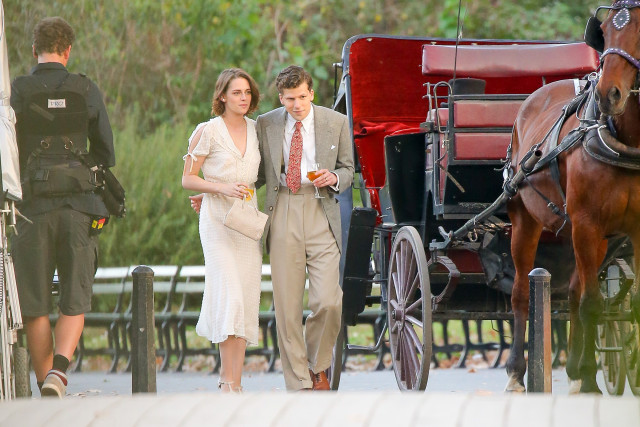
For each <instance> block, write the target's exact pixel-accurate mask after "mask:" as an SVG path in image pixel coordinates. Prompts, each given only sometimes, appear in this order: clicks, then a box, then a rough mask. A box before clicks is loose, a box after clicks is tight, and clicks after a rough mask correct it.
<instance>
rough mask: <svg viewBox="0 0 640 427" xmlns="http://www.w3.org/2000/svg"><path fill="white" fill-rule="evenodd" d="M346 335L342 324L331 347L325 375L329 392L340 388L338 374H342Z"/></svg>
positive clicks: (345, 329)
mask: <svg viewBox="0 0 640 427" xmlns="http://www.w3.org/2000/svg"><path fill="white" fill-rule="evenodd" d="M346 333H347V325H345V324H344V322H342V323H341V324H340V332H339V333H338V337H337V338H336V343H335V345H334V346H333V357H332V358H331V367H330V368H329V369H327V371H326V374H327V378H328V379H329V384H331V390H338V387H339V386H340V374H342V368H343V367H344V364H345V361H346V360H345V359H346V358H345V357H344V353H345V346H346V340H345V336H346Z"/></svg>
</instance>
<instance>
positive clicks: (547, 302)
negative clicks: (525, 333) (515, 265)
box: [527, 268, 551, 393]
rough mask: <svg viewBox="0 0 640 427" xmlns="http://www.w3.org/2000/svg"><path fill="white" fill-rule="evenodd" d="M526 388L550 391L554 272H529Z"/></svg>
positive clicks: (543, 270)
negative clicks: (527, 372) (552, 275)
mask: <svg viewBox="0 0 640 427" xmlns="http://www.w3.org/2000/svg"><path fill="white" fill-rule="evenodd" d="M527 370H528V371H529V374H528V377H527V390H528V391H529V392H534V393H551V274H549V272H548V271H547V270H545V269H544V268H535V269H533V270H531V273H529V360H528V366H527Z"/></svg>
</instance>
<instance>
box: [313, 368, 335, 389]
mask: <svg viewBox="0 0 640 427" xmlns="http://www.w3.org/2000/svg"><path fill="white" fill-rule="evenodd" d="M309 376H311V381H312V382H313V390H314V391H317V390H331V386H330V385H329V380H328V379H327V374H325V373H324V371H322V372H318V373H317V374H314V373H313V371H312V370H311V369H309Z"/></svg>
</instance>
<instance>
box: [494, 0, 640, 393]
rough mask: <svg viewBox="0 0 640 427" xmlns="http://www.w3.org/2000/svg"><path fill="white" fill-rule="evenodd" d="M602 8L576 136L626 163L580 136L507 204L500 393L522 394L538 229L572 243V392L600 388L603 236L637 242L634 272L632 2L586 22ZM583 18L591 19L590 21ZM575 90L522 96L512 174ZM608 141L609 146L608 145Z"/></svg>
mask: <svg viewBox="0 0 640 427" xmlns="http://www.w3.org/2000/svg"><path fill="white" fill-rule="evenodd" d="M601 11H604V12H605V14H606V17H605V18H604V19H603V20H602V22H601V25H596V26H595V27H594V28H595V29H592V30H591V31H592V33H591V34H590V36H592V38H593V35H594V34H595V37H596V39H598V37H599V38H600V40H599V41H600V43H596V44H595V45H599V46H594V45H592V44H590V46H592V47H596V48H597V47H600V49H603V50H604V52H603V53H602V56H601V58H600V69H599V79H598V80H597V84H595V85H594V86H593V89H592V90H593V95H594V101H593V105H594V110H595V106H596V105H597V109H598V110H599V116H598V115H596V118H595V120H594V122H595V123H596V125H595V126H591V129H590V130H589V132H584V133H585V134H586V135H592V136H593V135H595V138H600V140H601V141H602V140H603V139H604V140H608V141H609V142H611V141H614V142H615V147H616V148H617V150H618V155H619V156H622V157H624V155H628V156H630V158H632V160H631V161H629V162H628V163H629V164H630V165H631V167H629V168H625V167H621V166H620V165H617V164H610V163H611V162H610V163H606V162H604V161H602V159H597V158H594V156H592V155H591V154H590V153H589V152H588V145H587V144H585V142H584V141H585V140H584V139H582V140H581V141H580V143H578V144H576V145H574V146H573V147H572V148H571V149H568V150H566V151H564V152H562V153H561V154H560V155H558V156H557V158H556V160H557V169H556V170H555V171H556V172H555V173H554V171H553V170H552V168H551V167H544V168H540V169H539V170H537V171H534V173H531V174H530V175H529V176H528V177H527V179H526V180H525V181H524V182H523V184H522V186H521V187H520V188H519V190H518V193H517V194H516V195H515V196H514V197H512V198H511V199H510V200H509V202H508V203H507V213H508V215H509V218H510V221H511V225H512V239H511V252H512V257H513V261H514V265H515V270H516V273H515V279H514V284H513V292H512V296H511V304H512V309H513V314H514V324H513V326H514V331H513V340H512V346H511V352H510V355H509V358H508V360H507V364H506V371H507V375H508V377H509V378H508V382H507V386H506V389H505V390H506V391H508V392H524V391H525V386H524V374H525V370H526V365H525V360H524V338H525V328H526V321H527V317H528V309H529V280H528V273H529V272H530V271H531V270H532V268H533V266H534V265H533V264H534V258H535V256H536V250H537V246H538V242H539V239H540V236H541V234H542V231H543V229H546V230H551V231H554V232H556V233H558V234H560V235H562V236H565V238H567V239H568V241H570V242H571V244H572V246H573V252H574V257H575V269H574V271H573V274H572V275H571V278H570V279H569V292H568V299H569V316H570V322H571V330H570V335H569V345H568V356H567V364H566V372H567V376H568V377H569V380H570V383H571V384H570V391H571V392H572V393H573V392H577V391H578V389H579V391H580V392H581V393H602V392H601V391H600V389H599V388H598V385H597V383H596V371H597V364H596V356H595V350H596V347H595V342H596V328H597V324H598V321H599V319H600V318H601V316H602V312H603V309H604V299H603V296H602V295H601V292H600V287H599V282H598V274H599V269H600V266H601V264H602V262H603V260H604V258H605V255H606V252H607V241H608V239H609V238H611V237H612V236H618V235H626V236H628V238H629V239H630V241H631V243H632V244H633V247H634V248H636V250H635V252H634V266H635V271H640V270H638V267H640V264H639V263H640V256H639V255H640V250H638V249H637V248H640V170H638V169H639V168H635V169H634V164H635V165H636V166H638V165H637V162H638V160H640V149H639V146H640V105H639V99H638V83H639V82H640V76H639V74H638V70H639V69H640V61H638V59H637V58H639V57H640V37H639V36H638V33H639V32H640V1H633V0H626V1H616V2H613V3H612V4H611V5H610V6H600V7H599V8H598V9H597V10H596V13H595V14H594V16H593V17H592V19H593V18H596V16H597V15H598V13H599V12H601ZM597 23H598V24H600V22H597ZM590 24H593V22H592V21H591V20H590ZM591 26H592V27H593V25H591ZM587 29H589V25H588V26H587ZM588 31H589V30H588ZM593 31H595V33H593ZM598 34H599V35H598ZM602 39H603V40H602ZM588 44H589V43H588ZM600 49H597V50H600ZM600 51H602V50H600ZM575 95H576V93H575V85H574V82H573V81H571V80H564V81H558V82H554V83H551V84H548V85H545V86H543V87H541V88H540V89H538V90H537V91H536V92H534V93H533V94H532V95H531V96H530V97H529V98H528V99H527V100H526V101H525V102H524V103H523V105H522V106H521V108H520V110H519V112H518V115H517V117H516V121H515V124H514V131H513V135H512V146H511V150H510V151H511V153H510V158H509V157H508V158H507V161H508V164H507V166H508V168H509V169H511V170H513V171H517V170H518V169H519V168H520V166H519V163H520V162H521V161H522V159H523V158H525V156H527V155H528V153H529V152H530V151H531V150H532V147H533V149H535V148H537V147H541V146H542V145H541V144H540V142H541V141H543V140H545V138H546V137H547V136H548V133H549V129H551V128H552V127H553V125H554V123H555V122H556V120H557V118H558V117H559V116H561V114H562V110H563V108H564V106H565V105H567V104H568V103H569V102H570V101H571V100H572V99H574V97H575ZM587 109H588V106H586V105H583V106H581V107H580V109H579V111H578V113H576V114H572V115H571V116H570V117H568V118H567V119H566V122H565V123H564V125H562V127H561V130H560V133H559V137H558V141H564V137H565V136H567V135H568V134H569V133H570V132H571V131H572V130H574V129H578V128H579V127H580V123H581V119H580V117H583V116H579V114H584V112H585V110H587ZM587 124H588V123H587ZM593 128H596V129H593ZM583 129H584V126H583ZM594 132H595V133H594ZM602 135H605V137H603V136H602ZM583 138H586V137H584V136H583ZM536 144H537V145H536ZM608 147H609V149H611V144H609V145H608ZM605 151H606V150H605ZM621 153H622V154H621ZM596 157H598V156H596ZM613 157H615V156H613ZM543 158H544V157H543ZM633 158H636V159H635V160H633ZM613 163H615V162H613ZM558 172H559V173H558ZM550 202H552V203H553V205H555V206H556V207H558V209H556V210H555V212H553V211H552V209H550V208H549V206H553V205H551V204H550ZM563 210H564V212H563Z"/></svg>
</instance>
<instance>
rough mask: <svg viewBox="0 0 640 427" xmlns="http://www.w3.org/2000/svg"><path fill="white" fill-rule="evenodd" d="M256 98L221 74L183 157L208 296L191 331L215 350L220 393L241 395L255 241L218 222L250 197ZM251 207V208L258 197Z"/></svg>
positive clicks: (256, 268) (258, 253) (254, 300)
mask: <svg viewBox="0 0 640 427" xmlns="http://www.w3.org/2000/svg"><path fill="white" fill-rule="evenodd" d="M259 97H260V94H259V92H258V88H257V85H256V83H255V81H254V80H253V78H252V77H251V76H250V75H249V74H248V73H247V72H245V71H243V70H241V69H238V68H231V69H227V70H224V71H223V72H222V73H221V74H220V76H219V77H218V80H217V82H216V88H215V92H214V95H213V100H212V116H215V117H214V118H212V119H211V120H209V121H208V122H205V123H201V124H199V125H198V126H197V127H196V129H195V130H194V131H193V134H192V135H191V138H189V149H188V153H187V155H185V157H184V160H185V165H184V171H183V174H182V186H183V187H184V188H185V189H187V190H194V191H199V192H201V193H204V198H203V199H202V205H201V207H200V240H201V242H202V250H203V252H204V259H205V290H204V294H203V297H202V309H201V311H200V318H199V320H198V324H197V325H196V332H197V333H198V335H200V336H203V337H205V338H207V339H209V340H210V341H211V342H213V343H219V347H220V361H221V365H220V379H219V380H218V388H220V389H222V391H223V392H239V391H242V383H241V380H242V368H243V365H244V356H245V350H246V347H247V345H256V344H257V343H258V312H259V305H260V279H261V266H262V250H261V247H260V242H259V241H256V240H253V239H251V238H248V237H246V236H244V235H243V234H241V233H239V232H237V231H234V230H231V229H230V228H227V227H225V226H224V224H223V219H224V216H225V214H226V213H227V212H228V211H229V209H230V208H231V206H232V205H233V201H234V199H235V198H240V199H242V198H243V197H247V199H249V198H250V197H251V196H253V195H254V194H255V181H256V179H257V177H258V166H259V164H260V153H259V151H258V139H257V136H256V130H255V121H254V120H251V119H249V118H247V117H246V115H247V114H250V113H252V112H253V111H255V110H256V108H257V106H258V101H259ZM200 171H202V174H203V176H204V178H201V177H200V176H199V172H200ZM250 202H251V203H254V204H255V203H256V199H255V197H251V200H250ZM255 206H256V207H257V205H255Z"/></svg>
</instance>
